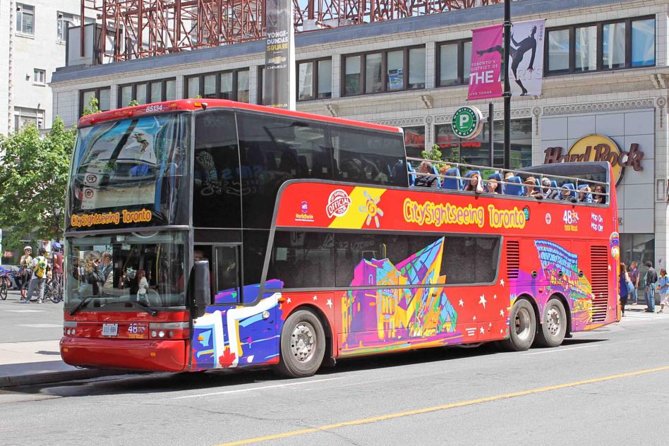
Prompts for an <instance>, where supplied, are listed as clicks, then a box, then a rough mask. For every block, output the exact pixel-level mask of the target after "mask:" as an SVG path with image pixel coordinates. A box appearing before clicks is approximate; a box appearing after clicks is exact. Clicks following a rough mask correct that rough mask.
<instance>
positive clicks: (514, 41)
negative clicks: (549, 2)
mask: <svg viewBox="0 0 669 446" xmlns="http://www.w3.org/2000/svg"><path fill="white" fill-rule="evenodd" d="M545 24H546V20H544V19H541V20H532V21H529V22H519V23H514V24H513V26H512V27H511V48H510V61H509V71H508V75H509V84H510V85H511V96H540V95H541V83H542V81H543V74H544V38H545V36H546V33H545V29H544V27H545Z"/></svg>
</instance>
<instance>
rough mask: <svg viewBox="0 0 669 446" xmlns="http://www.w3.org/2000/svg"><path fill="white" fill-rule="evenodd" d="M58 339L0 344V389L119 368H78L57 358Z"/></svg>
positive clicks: (94, 375) (92, 375)
mask: <svg viewBox="0 0 669 446" xmlns="http://www.w3.org/2000/svg"><path fill="white" fill-rule="evenodd" d="M59 342H60V341H59V340H54V341H35V342H12V343H2V344H0V389H1V388H3V387H13V386H23V385H31V384H46V383H52V382H59V381H68V380H73V379H86V378H95V377H98V376H105V375H113V374H117V373H119V372H117V371H113V370H112V371H110V370H92V369H91V370H89V369H79V368H76V367H72V366H70V365H67V364H65V363H64V362H63V361H62V359H60V350H59V347H58V343H59Z"/></svg>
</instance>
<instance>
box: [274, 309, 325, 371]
mask: <svg viewBox="0 0 669 446" xmlns="http://www.w3.org/2000/svg"><path fill="white" fill-rule="evenodd" d="M324 356H325V331H324V330H323V324H321V321H320V320H319V319H318V316H316V315H315V314H314V313H313V312H311V311H309V310H298V311H296V312H295V313H293V314H291V315H290V316H288V319H286V322H285V323H284V324H283V329H282V330H281V361H280V362H279V365H278V369H277V371H278V372H279V374H281V375H283V376H287V377H290V378H300V377H305V376H311V375H313V374H314V373H316V371H317V370H318V368H319V367H320V366H321V363H322V362H323V357H324Z"/></svg>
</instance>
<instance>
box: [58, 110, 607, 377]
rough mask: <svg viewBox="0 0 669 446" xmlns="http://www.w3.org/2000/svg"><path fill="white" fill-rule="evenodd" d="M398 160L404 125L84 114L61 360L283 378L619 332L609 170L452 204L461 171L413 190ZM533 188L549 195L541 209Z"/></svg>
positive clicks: (70, 220) (549, 172)
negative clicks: (248, 370) (271, 372)
mask: <svg viewBox="0 0 669 446" xmlns="http://www.w3.org/2000/svg"><path fill="white" fill-rule="evenodd" d="M408 164H409V163H408V161H407V158H406V155H405V151H404V145H403V136H402V131H401V129H398V128H394V127H388V126H382V125H375V124H369V123H362V122H355V121H350V120H344V119H335V118H327V117H324V116H319V115H309V114H305V113H298V112H291V111H285V110H279V109H272V108H266V107H262V106H254V105H249V104H241V103H236V102H231V101H225V100H207V101H206V102H204V101H197V100H181V101H173V102H165V103H159V104H151V105H145V106H139V107H131V108H126V109H120V110H115V111H110V112H104V113H98V114H95V115H89V116H86V117H83V118H82V119H81V120H80V122H79V134H78V138H77V145H76V149H75V153H74V157H73V162H72V171H71V181H70V185H69V192H68V209H67V228H66V256H65V259H66V292H65V323H64V336H63V338H62V340H61V355H62V357H63V359H64V360H65V362H67V363H69V364H72V365H78V366H85V367H98V368H121V369H135V370H163V371H196V370H206V369H217V368H234V367H238V368H242V367H258V366H276V368H277V370H278V371H279V372H281V373H282V374H284V375H287V376H294V377H296V376H308V375H311V374H313V373H315V372H316V371H317V370H318V368H319V367H320V366H321V365H322V364H323V362H324V361H326V360H328V362H332V361H333V360H336V359H337V358H345V357H350V356H360V355H370V354H377V353H385V352H393V351H402V350H409V349H417V348H425V347H436V346H446V345H461V344H479V343H483V342H492V341H497V342H499V343H501V344H502V345H503V346H505V347H506V348H508V349H512V350H525V349H528V348H530V347H531V346H533V345H538V346H549V347H550V346H557V345H560V344H561V343H562V341H563V339H564V338H565V337H567V336H570V335H571V333H574V332H578V331H583V330H591V329H594V328H597V327H600V326H602V325H605V324H609V323H612V322H615V321H617V320H619V303H618V297H617V296H618V293H617V280H616V277H617V269H618V256H619V246H618V243H619V240H618V233H617V206H616V195H615V188H614V187H613V186H612V183H611V178H612V176H611V171H610V167H609V166H608V165H607V164H604V163H579V164H559V165H558V164H556V165H546V166H537V167H532V168H528V169H527V170H526V171H525V172H514V175H513V177H512V178H510V179H508V180H506V181H500V183H501V184H502V186H504V189H505V190H504V193H502V194H493V193H486V192H484V193H475V192H470V191H468V190H464V189H466V188H464V187H462V186H463V178H466V177H467V176H468V175H471V174H472V173H473V170H475V169H472V172H465V171H464V170H465V167H464V166H451V169H450V170H449V171H448V172H450V173H447V174H446V175H439V176H438V178H436V184H437V185H438V186H439V187H433V188H425V187H415V186H411V184H412V183H413V182H414V180H415V178H416V175H422V174H421V173H416V172H414V171H413V169H412V168H411V167H410V166H409V165H408ZM452 172H455V173H452ZM477 173H478V175H479V176H481V175H482V172H481V171H480V170H479V171H477ZM502 174H503V172H496V173H494V174H492V175H491V176H493V177H495V176H497V175H499V177H498V178H499V179H500V180H501V178H502ZM460 175H462V177H461V176H460ZM435 176H436V175H435ZM484 176H487V175H484ZM529 177H532V178H534V179H536V180H540V179H546V180H548V181H552V183H551V185H550V187H548V186H547V188H546V189H544V190H545V192H546V194H545V196H542V197H541V199H537V198H535V196H529V195H527V194H526V192H527V186H523V185H522V184H520V183H521V182H522V181H524V182H526V183H527V182H529V181H531V179H530V178H529ZM547 184H548V183H547ZM595 187H598V189H596V191H595V192H593V189H595ZM558 188H562V190H563V191H564V192H563V193H562V194H561V195H562V198H564V199H561V200H558V199H555V198H553V196H554V195H555V194H554V193H553V192H557V189H558ZM537 190H540V183H538V186H537ZM579 191H580V198H581V199H580V200H579ZM593 196H594V199H593Z"/></svg>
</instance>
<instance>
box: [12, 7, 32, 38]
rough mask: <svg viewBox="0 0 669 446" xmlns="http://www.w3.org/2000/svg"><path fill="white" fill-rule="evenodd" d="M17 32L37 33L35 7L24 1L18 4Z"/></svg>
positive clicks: (30, 34)
mask: <svg viewBox="0 0 669 446" xmlns="http://www.w3.org/2000/svg"><path fill="white" fill-rule="evenodd" d="M16 32H17V33H18V34H25V35H29V36H32V35H35V7H34V6H32V5H26V4H23V3H17V4H16Z"/></svg>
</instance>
